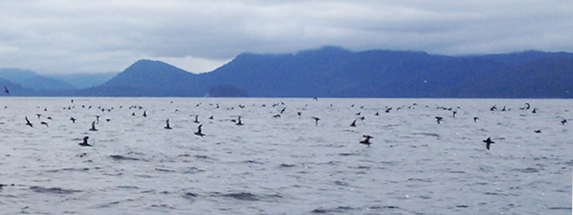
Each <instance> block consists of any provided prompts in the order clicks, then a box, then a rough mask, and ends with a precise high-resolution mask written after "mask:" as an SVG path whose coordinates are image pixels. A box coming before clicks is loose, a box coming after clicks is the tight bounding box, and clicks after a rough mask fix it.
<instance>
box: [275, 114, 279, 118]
mask: <svg viewBox="0 0 573 215" xmlns="http://www.w3.org/2000/svg"><path fill="white" fill-rule="evenodd" d="M273 117H274V118H281V115H280V114H276V115H274V116H273Z"/></svg>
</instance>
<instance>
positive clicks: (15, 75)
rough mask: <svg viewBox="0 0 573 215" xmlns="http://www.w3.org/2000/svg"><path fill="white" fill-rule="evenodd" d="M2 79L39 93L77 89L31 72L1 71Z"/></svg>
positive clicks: (17, 70) (18, 70)
mask: <svg viewBox="0 0 573 215" xmlns="http://www.w3.org/2000/svg"><path fill="white" fill-rule="evenodd" d="M0 77H1V78H4V79H6V80H8V81H10V82H12V83H15V84H19V85H21V86H22V87H23V88H29V89H33V90H37V91H63V90H73V89H76V87H75V86H73V85H71V84H69V83H67V82H64V81H61V80H57V79H54V78H50V77H45V76H42V75H38V74H37V73H35V72H33V71H29V70H22V69H0Z"/></svg>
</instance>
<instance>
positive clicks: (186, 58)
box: [0, 0, 573, 74]
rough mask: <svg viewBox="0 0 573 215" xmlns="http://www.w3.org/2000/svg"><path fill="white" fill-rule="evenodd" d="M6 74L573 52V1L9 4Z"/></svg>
mask: <svg viewBox="0 0 573 215" xmlns="http://www.w3.org/2000/svg"><path fill="white" fill-rule="evenodd" d="M0 27H1V29H0V68H22V69H30V70H33V71H36V72H38V73H44V74H46V73H79V72H90V73H94V72H110V71H114V72H120V71H122V70H123V69H125V68H126V67H128V66H129V65H131V64H132V63H134V62H135V61H136V60H138V59H143V58H145V59H153V60H161V61H164V62H167V63H170V64H173V65H175V66H178V67H180V68H182V69H185V70H187V71H190V72H195V73H197V72H207V71H211V70H213V69H215V68H216V67H219V66H221V65H222V64H224V63H226V62H228V61H230V60H231V59H233V58H234V57H235V56H236V55H238V54H240V53H243V52H254V53H296V52H297V51H299V50H304V49H316V48H319V47H321V46H324V45H334V46H340V47H343V48H346V49H350V50H354V51H362V50H371V49H392V50H416V51H425V52H428V53H437V54H446V55H463V54H486V53H507V52H516V51H523V50H532V49H533V50H542V51H568V52H573V0H544V1H540V0H348V1H342V0H339V1H337V0H314V1H310V0H308V1H307V0H305V1H302V0H289V1H286V0H285V1H282V0H281V1H278V0H234V1H223V0H204V1H191V0H161V1H157V0H121V1H112V0H102V1H80V0H19V1H13V0H9V1H0Z"/></svg>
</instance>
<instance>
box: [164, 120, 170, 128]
mask: <svg viewBox="0 0 573 215" xmlns="http://www.w3.org/2000/svg"><path fill="white" fill-rule="evenodd" d="M165 124H166V125H165V127H164V128H165V129H171V126H169V119H167V120H166V121H165Z"/></svg>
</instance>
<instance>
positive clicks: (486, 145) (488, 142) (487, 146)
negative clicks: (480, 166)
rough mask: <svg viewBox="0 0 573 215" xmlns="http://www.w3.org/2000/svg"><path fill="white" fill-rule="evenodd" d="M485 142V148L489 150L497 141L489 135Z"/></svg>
mask: <svg viewBox="0 0 573 215" xmlns="http://www.w3.org/2000/svg"><path fill="white" fill-rule="evenodd" d="M483 142H484V143H485V148H486V149H487V150H489V145H491V144H493V143H495V142H493V141H491V138H489V137H488V138H487V139H486V140H484V141H483Z"/></svg>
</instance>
